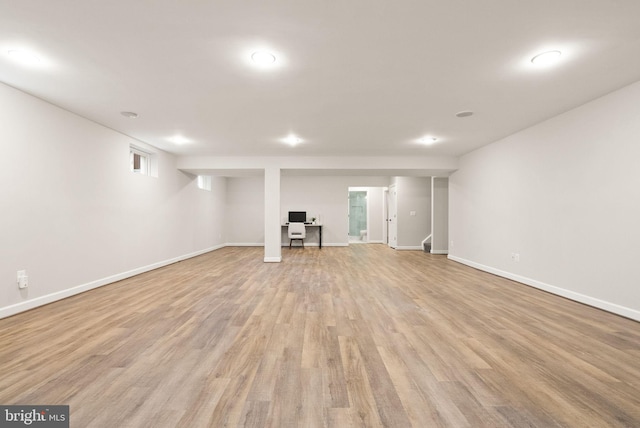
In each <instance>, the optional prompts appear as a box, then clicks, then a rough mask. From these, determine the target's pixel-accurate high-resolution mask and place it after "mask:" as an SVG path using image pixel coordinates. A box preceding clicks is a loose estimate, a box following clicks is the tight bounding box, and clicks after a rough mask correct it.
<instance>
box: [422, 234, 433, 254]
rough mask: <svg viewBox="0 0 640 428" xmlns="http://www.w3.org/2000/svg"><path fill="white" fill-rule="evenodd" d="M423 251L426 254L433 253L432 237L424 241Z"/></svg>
mask: <svg viewBox="0 0 640 428" xmlns="http://www.w3.org/2000/svg"><path fill="white" fill-rule="evenodd" d="M422 250H423V251H424V252H425V253H430V252H431V235H429V236H427V237H426V238H424V240H423V241H422Z"/></svg>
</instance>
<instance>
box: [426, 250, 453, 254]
mask: <svg viewBox="0 0 640 428" xmlns="http://www.w3.org/2000/svg"><path fill="white" fill-rule="evenodd" d="M430 252H431V254H449V250H433V249H432V250H431V251H430Z"/></svg>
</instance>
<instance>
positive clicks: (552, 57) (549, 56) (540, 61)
mask: <svg viewBox="0 0 640 428" xmlns="http://www.w3.org/2000/svg"><path fill="white" fill-rule="evenodd" d="M561 55H562V52H560V51H558V50H553V51H547V52H542V53H539V54H538V55H536V56H534V57H533V58H531V62H532V63H533V64H534V65H537V66H543V67H544V66H548V65H553V64H555V63H556V62H558V60H559V59H560V56H561Z"/></svg>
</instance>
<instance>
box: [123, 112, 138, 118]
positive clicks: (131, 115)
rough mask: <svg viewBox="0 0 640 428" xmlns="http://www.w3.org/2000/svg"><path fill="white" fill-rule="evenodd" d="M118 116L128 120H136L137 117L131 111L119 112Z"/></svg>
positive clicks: (136, 114)
mask: <svg viewBox="0 0 640 428" xmlns="http://www.w3.org/2000/svg"><path fill="white" fill-rule="evenodd" d="M120 114H121V115H123V116H124V117H128V118H129V119H136V118H137V117H138V113H134V112H132V111H121V112H120Z"/></svg>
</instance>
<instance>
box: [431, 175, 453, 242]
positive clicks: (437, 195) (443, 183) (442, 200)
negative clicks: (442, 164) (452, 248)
mask: <svg viewBox="0 0 640 428" xmlns="http://www.w3.org/2000/svg"><path fill="white" fill-rule="evenodd" d="M448 252H449V178H448V177H431V253H432V254H447V253H448Z"/></svg>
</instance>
